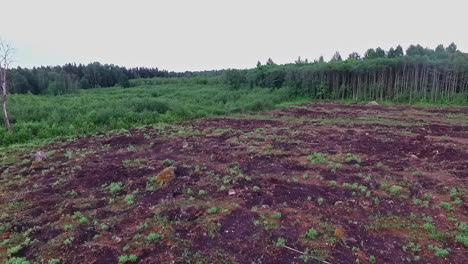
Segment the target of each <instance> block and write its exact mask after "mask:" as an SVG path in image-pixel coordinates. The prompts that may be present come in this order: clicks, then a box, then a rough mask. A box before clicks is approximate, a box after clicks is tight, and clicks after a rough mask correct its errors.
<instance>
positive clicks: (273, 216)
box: [271, 212, 281, 219]
mask: <svg viewBox="0 0 468 264" xmlns="http://www.w3.org/2000/svg"><path fill="white" fill-rule="evenodd" d="M271 218H273V219H281V212H274V213H273V214H272V215H271Z"/></svg>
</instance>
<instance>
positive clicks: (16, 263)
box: [5, 257, 29, 264]
mask: <svg viewBox="0 0 468 264" xmlns="http://www.w3.org/2000/svg"><path fill="white" fill-rule="evenodd" d="M5 264H29V261H27V260H25V259H24V258H16V257H14V258H10V259H8V260H7V262H6V263H5Z"/></svg>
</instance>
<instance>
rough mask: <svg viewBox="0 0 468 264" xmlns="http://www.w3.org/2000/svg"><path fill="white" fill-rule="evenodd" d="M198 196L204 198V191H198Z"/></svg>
mask: <svg viewBox="0 0 468 264" xmlns="http://www.w3.org/2000/svg"><path fill="white" fill-rule="evenodd" d="M198 195H199V196H204V195H206V191H205V190H199V191H198Z"/></svg>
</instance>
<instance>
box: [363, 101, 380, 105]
mask: <svg viewBox="0 0 468 264" xmlns="http://www.w3.org/2000/svg"><path fill="white" fill-rule="evenodd" d="M366 105H379V103H377V102H376V101H372V102H369V103H367V104H366Z"/></svg>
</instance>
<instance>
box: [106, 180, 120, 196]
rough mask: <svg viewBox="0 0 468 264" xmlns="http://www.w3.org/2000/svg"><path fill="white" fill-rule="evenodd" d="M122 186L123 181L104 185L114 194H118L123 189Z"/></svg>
mask: <svg viewBox="0 0 468 264" xmlns="http://www.w3.org/2000/svg"><path fill="white" fill-rule="evenodd" d="M122 186H123V184H122V183H121V182H113V183H111V184H109V186H106V185H103V187H104V188H105V189H107V190H108V191H109V192H110V193H111V194H112V195H113V196H116V195H117V194H118V193H119V192H120V191H121V190H122Z"/></svg>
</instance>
